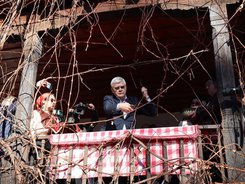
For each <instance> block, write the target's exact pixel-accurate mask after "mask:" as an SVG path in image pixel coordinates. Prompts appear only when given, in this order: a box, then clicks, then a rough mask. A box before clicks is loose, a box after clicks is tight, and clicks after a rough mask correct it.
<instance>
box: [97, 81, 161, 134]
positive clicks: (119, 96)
mask: <svg viewBox="0 0 245 184" xmlns="http://www.w3.org/2000/svg"><path fill="white" fill-rule="evenodd" d="M110 85H111V92H112V95H106V96H105V97H104V100H103V109H104V113H105V115H106V118H107V119H112V120H111V121H110V122H107V123H106V125H105V126H102V127H101V130H123V129H132V128H134V127H135V124H134V123H135V112H137V113H139V114H144V115H147V116H155V115H156V114H157V109H156V105H155V104H154V103H153V102H152V100H151V98H150V96H149V94H148V90H147V88H145V87H144V86H142V87H141V92H142V95H143V98H144V100H145V103H146V104H145V105H143V106H142V107H140V108H139V109H137V108H138V107H139V106H140V105H142V104H139V100H138V98H137V97H135V96H127V95H126V93H127V84H126V81H125V79H124V78H122V77H114V78H113V79H112V80H111V83H110Z"/></svg>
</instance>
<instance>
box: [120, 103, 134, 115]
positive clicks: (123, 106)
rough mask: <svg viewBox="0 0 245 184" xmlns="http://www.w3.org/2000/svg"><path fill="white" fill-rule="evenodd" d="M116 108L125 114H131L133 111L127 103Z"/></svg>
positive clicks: (132, 107)
mask: <svg viewBox="0 0 245 184" xmlns="http://www.w3.org/2000/svg"><path fill="white" fill-rule="evenodd" d="M117 108H118V109H120V110H121V111H122V112H126V113H129V112H132V111H133V110H134V106H132V105H131V104H130V103H128V102H122V103H119V104H118V105H117Z"/></svg>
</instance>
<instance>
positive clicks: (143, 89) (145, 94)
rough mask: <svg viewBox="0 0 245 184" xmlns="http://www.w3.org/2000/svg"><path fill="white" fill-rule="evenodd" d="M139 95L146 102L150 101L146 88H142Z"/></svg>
mask: <svg viewBox="0 0 245 184" xmlns="http://www.w3.org/2000/svg"><path fill="white" fill-rule="evenodd" d="M141 93H142V95H143V97H144V98H145V100H146V101H151V99H150V97H149V94H148V89H147V88H146V87H144V86H142V88H141Z"/></svg>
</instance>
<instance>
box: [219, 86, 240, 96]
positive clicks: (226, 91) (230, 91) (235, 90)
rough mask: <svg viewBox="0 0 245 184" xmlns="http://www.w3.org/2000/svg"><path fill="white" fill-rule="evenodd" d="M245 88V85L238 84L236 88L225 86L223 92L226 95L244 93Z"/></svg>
mask: <svg viewBox="0 0 245 184" xmlns="http://www.w3.org/2000/svg"><path fill="white" fill-rule="evenodd" d="M244 89H245V86H238V87H236V88H225V89H223V91H222V94H223V95H224V96H230V95H235V94H239V95H240V94H243V90H244Z"/></svg>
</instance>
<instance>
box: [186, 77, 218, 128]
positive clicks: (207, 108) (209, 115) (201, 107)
mask: <svg viewBox="0 0 245 184" xmlns="http://www.w3.org/2000/svg"><path fill="white" fill-rule="evenodd" d="M205 87H206V90H207V92H208V95H209V98H208V99H207V100H204V99H202V98H194V99H193V102H195V104H193V105H192V106H191V108H189V109H186V110H185V111H184V112H183V115H184V117H185V118H186V119H187V121H188V122H190V123H191V124H198V125H211V124H220V123H221V110H220V105H219V101H218V97H217V92H218V89H217V85H216V83H215V82H214V81H213V80H208V81H206V83H205Z"/></svg>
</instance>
